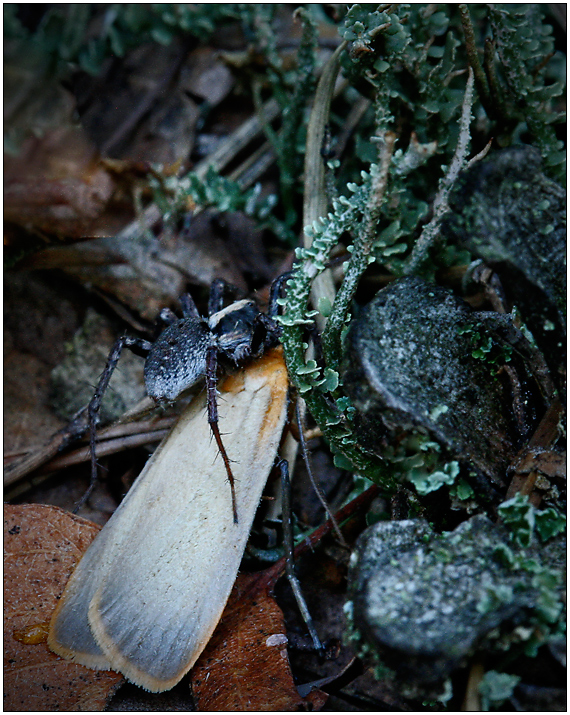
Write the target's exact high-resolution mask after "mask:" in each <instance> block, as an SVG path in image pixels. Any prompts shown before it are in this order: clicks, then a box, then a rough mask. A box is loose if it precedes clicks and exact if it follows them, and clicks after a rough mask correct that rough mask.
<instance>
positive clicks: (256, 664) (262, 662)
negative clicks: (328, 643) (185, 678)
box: [191, 575, 315, 712]
mask: <svg viewBox="0 0 570 715" xmlns="http://www.w3.org/2000/svg"><path fill="white" fill-rule="evenodd" d="M255 579H256V576H253V577H252V576H245V575H242V576H239V577H238V579H237V581H236V584H235V586H234V589H233V591H232V594H231V596H230V600H229V601H228V604H227V606H226V610H225V611H224V615H223V616H222V620H221V621H220V623H219V624H218V627H217V628H216V630H215V632H214V635H213V636H212V639H211V640H210V642H209V643H208V645H207V646H206V649H205V650H204V652H203V653H202V655H201V656H200V658H199V660H198V662H197V663H196V665H195V666H194V668H193V670H192V673H191V675H192V690H193V694H194V697H195V699H196V705H197V708H198V710H200V711H239V712H260V711H261V712H263V711H266V712H267V711H282V712H283V711H284V712H289V711H294V710H307V709H313V707H314V705H315V703H314V702H313V700H314V698H310V699H309V700H303V698H301V697H300V695H299V694H298V692H297V689H296V687H295V683H294V682H293V675H292V673H291V667H290V665H289V658H288V656H287V636H286V635H285V622H284V619H283V614H282V612H281V609H280V608H279V606H278V605H277V603H276V602H275V600H274V599H273V598H272V597H271V596H270V595H269V594H268V593H267V591H261V592H259V591H257V592H255V594H254V595H252V593H253V592H252V591H251V590H250V588H249V587H250V586H251V584H252V582H254V581H255Z"/></svg>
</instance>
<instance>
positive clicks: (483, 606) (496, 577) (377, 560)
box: [347, 515, 564, 683]
mask: <svg viewBox="0 0 570 715" xmlns="http://www.w3.org/2000/svg"><path fill="white" fill-rule="evenodd" d="M552 542H553V544H554V546H553V548H552V551H553V556H552V559H550V561H549V560H548V559H547V558H544V559H543V562H545V563H546V564H547V566H548V567H549V568H551V567H552V566H554V567H555V568H556V564H557V560H558V559H559V557H558V553H559V552H560V548H561V547H560V544H558V542H555V540H552ZM513 549H514V547H513V543H512V541H511V540H510V538H509V532H508V531H507V529H506V528H505V527H503V526H500V525H497V524H493V523H492V522H491V521H490V520H489V519H487V517H485V516H482V515H478V516H475V517H473V518H472V519H470V520H469V521H466V522H464V523H462V524H461V525H460V526H459V527H457V528H456V529H455V531H453V532H449V533H444V534H442V535H437V534H435V533H434V532H432V531H431V529H430V528H429V526H428V524H427V522H425V521H423V520H407V521H394V522H380V523H378V524H375V525H374V526H372V527H370V528H369V529H368V530H367V531H366V532H364V534H363V535H362V536H361V537H360V539H359V541H358V542H357V546H356V550H355V552H354V554H353V556H352V558H351V570H350V574H349V594H350V598H351V601H350V602H349V603H351V604H352V605H350V606H348V608H347V611H348V612H349V614H350V612H352V625H353V628H354V629H355V630H356V632H357V634H358V638H360V642H361V643H362V642H364V643H366V644H367V646H368V652H370V649H372V651H373V652H375V653H376V654H378V655H379V657H380V659H381V661H382V662H383V663H385V664H386V665H387V666H388V667H389V668H390V669H393V670H395V671H396V672H397V673H398V674H399V675H401V676H402V677H405V678H407V679H408V680H409V681H411V682H416V683H433V682H436V681H438V680H441V679H443V678H445V677H447V676H448V675H449V674H450V673H451V672H452V671H453V670H454V669H456V668H458V667H461V666H462V665H465V663H466V662H467V659H468V658H469V657H470V656H471V655H472V654H473V653H474V652H475V650H476V649H477V648H478V647H484V646H485V645H489V644H490V643H492V641H493V638H495V639H497V638H499V634H501V635H502V636H505V633H506V634H515V636H514V637H515V640H516V638H517V637H518V639H519V640H521V639H524V637H525V634H526V637H527V638H528V637H530V635H529V634H530V633H532V632H533V629H534V627H535V624H536V621H534V622H533V621H531V620H530V618H529V616H530V614H531V610H532V609H533V608H534V607H536V606H537V603H538V602H539V601H540V598H541V594H542V593H543V592H541V591H540V588H541V587H540V585H539V584H538V582H537V580H536V578H535V575H536V574H537V573H538V571H537V569H538V570H540V568H542V566H541V555H540V554H539V552H538V550H537V549H534V548H531V549H529V550H527V551H525V552H521V551H518V554H519V555H520V554H521V553H523V557H524V558H525V559H526V558H527V557H528V558H531V556H532V558H533V559H535V560H536V563H537V564H538V566H537V569H534V570H533V569H528V570H527V569H525V568H516V567H513V565H512V563H510V564H509V562H508V559H507V560H505V559H503V558H501V554H502V553H506V552H508V553H509V554H510V553H512V552H513ZM562 549H563V547H562ZM514 550H515V551H516V549H514ZM519 565H520V562H519ZM560 573H561V574H563V573H564V572H563V570H562V571H560ZM562 581H563V579H560V582H562ZM557 588H558V587H557ZM525 626H527V628H526V629H525ZM528 626H530V628H528ZM496 629H497V630H496ZM517 629H518V630H517ZM518 632H520V634H521V635H520V637H519V636H517V635H516V634H517V633H518ZM365 651H366V649H365Z"/></svg>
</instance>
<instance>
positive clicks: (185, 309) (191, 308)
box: [180, 293, 200, 318]
mask: <svg viewBox="0 0 570 715" xmlns="http://www.w3.org/2000/svg"><path fill="white" fill-rule="evenodd" d="M180 305H181V306H182V315H183V316H184V317H185V318H199V317H200V313H199V312H198V308H196V303H194V299H193V298H192V296H191V295H190V293H184V294H183V295H181V296H180Z"/></svg>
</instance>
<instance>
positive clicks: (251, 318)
mask: <svg viewBox="0 0 570 715" xmlns="http://www.w3.org/2000/svg"><path fill="white" fill-rule="evenodd" d="M288 276H289V274H288V273H286V274H284V275H282V276H280V277H279V278H277V279H276V280H275V281H274V282H273V285H272V287H271V294H270V304H269V311H268V314H267V315H266V314H264V313H261V312H260V311H259V309H258V308H257V306H256V305H255V303H254V302H253V301H251V300H239V301H237V302H235V303H232V304H230V305H228V306H226V307H223V302H224V292H225V290H226V288H227V285H226V283H225V281H222V280H219V279H218V280H216V281H214V282H213V284H212V287H211V290H210V299H209V303H208V315H209V317H208V318H207V319H206V318H204V317H202V316H201V315H200V313H199V312H198V309H197V308H196V305H195V303H194V301H193V300H192V297H191V296H190V295H189V294H184V295H183V296H181V298H180V304H181V307H182V314H183V317H182V318H177V317H176V315H175V314H174V313H173V312H172V311H171V310H169V309H168V308H165V309H163V310H162V311H161V313H160V320H161V321H162V322H163V323H165V325H166V327H165V329H164V330H163V332H162V333H161V334H160V336H159V338H158V339H157V340H156V341H155V342H154V343H151V342H149V341H148V340H143V339H141V338H133V337H130V336H128V335H123V336H121V337H120V338H118V339H117V341H116V342H115V344H114V346H113V348H112V349H111V352H110V353H109V357H108V358H107V363H106V365H105V368H104V370H103V372H102V374H101V377H100V379H99V383H98V385H97V388H96V390H95V393H94V395H93V397H92V399H91V402H90V403H89V406H88V420H89V431H90V452H91V483H90V485H89V488H88V490H87V492H86V493H85V494H84V495H83V497H82V498H81V500H80V502H79V503H78V505H77V506H76V511H77V509H78V508H79V507H80V506H81V505H82V504H84V503H85V502H86V501H87V499H88V498H89V496H90V494H91V492H92V491H93V488H94V486H95V482H96V480H97V462H96V454H95V443H96V437H97V421H98V414H99V410H100V407H101V402H102V400H103V395H104V394H105V391H106V389H107V386H108V384H109V380H110V379H111V375H112V374H113V371H114V369H115V368H116V366H117V363H118V362H119V358H120V356H121V352H122V350H123V348H125V347H126V348H129V349H130V350H132V352H134V353H135V354H137V355H140V356H141V357H144V358H146V362H145V366H144V380H145V386H146V391H147V394H148V396H149V397H151V398H152V399H153V400H154V401H155V402H157V403H158V404H165V403H169V402H172V401H174V400H175V399H176V398H177V397H178V396H179V395H180V394H181V393H183V392H185V391H186V390H188V389H189V388H191V387H193V386H194V385H196V384H197V383H198V382H200V381H201V380H203V379H204V378H205V382H206V395H207V406H208V422H209V424H210V428H211V430H212V434H213V436H214V439H215V440H216V443H217V445H218V449H219V450H220V454H221V455H222V459H223V461H224V465H225V469H226V473H227V476H228V481H229V483H230V488H231V492H232V505H233V517H234V522H235V523H236V524H237V523H238V514H237V506H236V496H235V485H234V476H233V474H232V469H231V464H230V459H229V457H228V455H227V453H226V450H225V448H224V444H223V442H222V438H221V435H220V431H219V428H218V408H217V401H216V394H217V393H216V385H217V372H218V363H226V364H227V363H229V364H231V363H233V364H234V365H240V364H242V363H243V362H244V361H245V360H247V359H249V358H256V357H259V356H260V355H262V354H263V353H264V352H265V350H266V349H268V348H269V347H271V346H273V345H275V344H276V343H277V342H278V341H279V337H280V334H281V330H280V328H279V326H278V325H277V323H276V322H275V320H274V317H275V316H276V315H277V310H278V305H277V297H278V295H279V291H280V289H281V286H282V285H283V282H284V280H285V279H286V278H288Z"/></svg>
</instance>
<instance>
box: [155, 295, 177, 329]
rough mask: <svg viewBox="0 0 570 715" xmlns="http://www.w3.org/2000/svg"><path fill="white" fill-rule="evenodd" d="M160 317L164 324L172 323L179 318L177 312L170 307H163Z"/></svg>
mask: <svg viewBox="0 0 570 715" xmlns="http://www.w3.org/2000/svg"><path fill="white" fill-rule="evenodd" d="M180 302H182V299H180ZM158 319H159V320H160V322H161V323H164V325H172V324H173V323H175V322H176V321H177V320H178V318H177V317H176V315H175V313H173V312H172V311H171V310H170V308H163V309H162V310H161V311H160V314H159V316H158Z"/></svg>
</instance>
